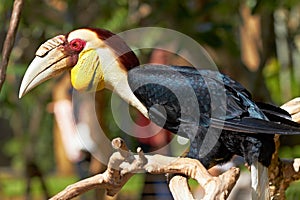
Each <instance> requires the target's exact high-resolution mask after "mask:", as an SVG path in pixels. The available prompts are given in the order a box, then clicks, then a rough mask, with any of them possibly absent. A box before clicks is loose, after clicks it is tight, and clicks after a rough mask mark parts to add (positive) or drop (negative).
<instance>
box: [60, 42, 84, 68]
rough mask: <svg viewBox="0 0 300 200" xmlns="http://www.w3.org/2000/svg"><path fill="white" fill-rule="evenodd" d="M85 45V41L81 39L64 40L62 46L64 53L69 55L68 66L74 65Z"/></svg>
mask: <svg viewBox="0 0 300 200" xmlns="http://www.w3.org/2000/svg"><path fill="white" fill-rule="evenodd" d="M85 45H86V41H84V40H81V39H74V40H72V41H70V42H66V43H65V44H64V45H63V46H62V48H63V51H64V52H65V54H66V55H68V56H69V58H68V60H67V65H68V67H74V66H75V65H76V63H77V61H78V55H79V53H80V52H81V51H82V50H83V48H84V47H85Z"/></svg>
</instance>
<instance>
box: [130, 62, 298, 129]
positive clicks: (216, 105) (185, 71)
mask: <svg viewBox="0 0 300 200" xmlns="http://www.w3.org/2000/svg"><path fill="white" fill-rule="evenodd" d="M128 83H129V85H130V87H131V89H132V90H133V92H134V94H135V95H136V97H137V98H138V99H139V100H140V101H141V102H142V103H143V104H144V105H145V106H146V107H147V109H148V111H149V117H150V119H151V120H152V121H154V122H155V123H156V124H158V125H159V126H161V127H164V128H165V129H167V130H170V131H172V132H174V133H177V132H178V130H179V129H180V128H181V127H196V126H201V127H209V126H212V127H215V128H220V129H224V130H230V131H234V132H243V133H265V134H275V133H277V134H300V126H299V125H298V124H296V123H293V122H291V121H290V120H289V119H285V118H284V117H283V116H285V114H286V113H285V112H284V111H281V110H276V109H273V110H275V111H272V112H271V110H272V109H269V108H265V111H263V109H262V110H261V109H260V108H259V107H258V106H257V105H256V104H255V103H254V102H253V101H252V100H251V95H250V93H249V92H248V91H247V90H246V89H245V88H244V87H243V86H241V85H240V84H239V83H237V82H236V81H234V80H232V79H230V78H229V77H227V76H225V75H223V74H221V73H219V72H217V71H210V70H196V69H195V68H192V67H182V66H169V67H166V66H162V65H151V64H149V65H144V66H141V67H136V68H134V69H132V70H130V71H129V72H128ZM278 109H280V108H278ZM265 112H266V113H268V112H269V113H271V114H270V115H274V116H277V115H276V113H278V114H281V115H282V116H280V115H278V116H279V118H278V120H277V121H275V122H272V121H269V120H268V118H267V116H266V115H265V114H264V113H265ZM283 119H284V120H283ZM287 122H288V123H287ZM289 122H291V123H289Z"/></svg>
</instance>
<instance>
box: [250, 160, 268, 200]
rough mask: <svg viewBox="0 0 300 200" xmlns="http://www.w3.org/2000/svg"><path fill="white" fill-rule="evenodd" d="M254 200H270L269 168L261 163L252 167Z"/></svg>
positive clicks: (255, 163)
mask: <svg viewBox="0 0 300 200" xmlns="http://www.w3.org/2000/svg"><path fill="white" fill-rule="evenodd" d="M251 187H252V200H269V199H270V191H269V177H268V168H267V167H265V166H263V165H262V164H261V163H259V162H254V163H253V164H252V165H251Z"/></svg>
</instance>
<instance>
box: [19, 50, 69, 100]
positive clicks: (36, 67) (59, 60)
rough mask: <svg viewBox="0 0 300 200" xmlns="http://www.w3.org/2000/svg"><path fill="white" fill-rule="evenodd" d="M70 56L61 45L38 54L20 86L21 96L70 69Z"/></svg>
mask: <svg viewBox="0 0 300 200" xmlns="http://www.w3.org/2000/svg"><path fill="white" fill-rule="evenodd" d="M69 57H70V56H68V55H66V54H65V53H64V51H63V50H61V48H60V46H58V47H56V48H53V49H51V50H50V51H49V52H47V53H46V54H44V56H43V57H40V56H36V57H35V58H34V59H33V61H32V62H31V64H30V65H29V67H28V68H27V71H26V72H25V75H24V78H23V80H22V83H21V86H20V91H19V98H21V97H23V96H24V95H25V94H26V93H27V92H29V91H30V90H32V89H33V88H34V87H35V86H37V85H39V84H40V83H42V82H44V81H46V80H48V79H50V78H52V77H54V76H56V75H58V74H60V73H61V72H63V71H65V70H66V69H68V68H69V65H68V58H69Z"/></svg>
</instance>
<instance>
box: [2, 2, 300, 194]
mask: <svg viewBox="0 0 300 200" xmlns="http://www.w3.org/2000/svg"><path fill="white" fill-rule="evenodd" d="M12 5H13V0H1V3H0V16H1V17H0V26H1V29H0V47H2V45H3V42H4V39H5V35H6V32H7V28H8V25H9V19H10V15H11V11H12ZM145 26H154V27H163V28H169V29H173V30H176V31H179V32H181V33H183V34H186V35H188V36H189V37H191V38H193V39H194V40H196V41H197V42H199V43H200V44H201V45H202V46H203V47H204V48H205V49H206V50H207V51H208V52H209V54H210V56H211V57H212V58H213V60H214V62H215V63H216V64H217V66H218V68H219V70H220V71H221V72H223V73H226V74H228V75H230V76H231V77H232V78H233V79H235V80H238V81H239V82H241V83H242V84H243V85H244V86H245V87H246V88H247V89H248V90H249V91H250V92H251V93H252V94H253V98H254V99H255V100H257V101H265V102H269V103H274V104H277V105H281V104H283V103H285V102H287V101H288V100H291V99H292V98H293V97H297V96H300V55H299V47H300V2H299V1H297V0H264V1H261V0H242V1H240V0H227V1H221V0H164V1H160V0H148V1H142V0H129V1H126V0H113V1H112V0H93V1H92V0H66V1H63V0H42V1H41V0H27V1H26V2H25V4H24V8H23V11H22V17H21V22H20V26H19V29H18V33H17V38H16V42H15V46H14V49H13V52H12V55H11V57H10V62H9V66H8V71H7V79H6V82H5V84H4V88H3V89H2V92H1V93H0V198H1V199H45V198H47V197H49V196H52V195H54V194H55V193H57V192H59V191H60V190H62V189H63V188H65V187H66V186H67V185H68V184H71V183H74V182H75V181H77V180H78V179H80V178H84V177H86V176H89V175H91V174H94V173H98V172H101V171H102V170H103V169H104V166H103V165H102V164H101V163H99V162H97V160H96V159H93V156H92V155H90V153H89V152H88V151H86V149H80V148H77V149H76V148H75V150H74V149H72V148H73V147H68V146H66V142H65V140H64V139H63V137H64V136H63V134H64V132H68V131H67V130H70V129H68V128H67V127H64V125H65V126H67V125H66V124H68V120H66V121H64V123H65V124H63V125H62V124H61V123H57V121H59V119H60V118H64V117H63V116H62V114H63V113H67V112H72V111H70V110H61V108H62V107H63V108H69V109H71V110H72V109H75V110H76V109H77V110H78V116H75V121H76V123H77V124H79V123H80V122H82V121H81V119H82V118H84V119H86V120H87V118H85V117H83V116H80V108H79V107H81V109H82V107H83V108H85V107H84V103H82V104H81V106H79V107H76V105H75V108H74V107H72V106H70V105H71V104H70V93H71V92H70V91H71V90H72V88H71V86H70V84H69V77H68V74H64V75H62V76H60V77H58V78H57V79H56V81H53V80H52V81H48V82H47V83H45V84H43V85H41V86H40V87H38V88H36V89H34V90H33V91H32V92H31V93H30V94H29V95H26V96H25V97H23V98H22V99H21V100H20V99H18V90H19V86H20V82H21V79H22V76H23V74H24V72H25V70H26V68H27V66H28V64H29V63H30V62H31V60H32V59H33V58H34V54H35V51H36V50H37V48H38V47H39V45H41V43H43V42H44V41H46V40H47V39H49V38H52V37H53V36H56V35H58V34H65V33H68V32H69V31H71V30H73V29H76V28H80V27H101V28H105V29H108V30H111V31H112V32H115V33H118V32H121V31H125V30H128V29H132V28H137V27H145ZM147 39H148V40H151V38H147ZM1 49H2V48H1ZM139 58H140V59H141V63H146V62H160V63H165V64H182V63H184V61H182V60H181V59H180V58H178V57H176V55H170V54H169V53H168V52H160V51H155V50H151V49H149V50H147V49H145V50H143V51H140V52H139ZM95 98H96V99H97V105H96V107H97V108H98V109H99V110H100V111H101V115H99V116H98V117H99V121H100V122H101V123H102V125H101V127H103V128H104V129H106V130H107V132H109V133H110V135H109V137H110V138H114V137H116V136H119V135H122V132H121V130H119V129H118V128H117V125H116V124H114V123H107V122H108V121H113V120H111V119H112V114H111V112H110V106H109V105H107V104H108V103H107V102H109V101H106V100H107V99H108V98H110V93H109V92H107V91H104V92H103V93H101V94H99V95H98V94H96V97H95ZM86 109H87V108H86ZM134 115H135V117H136V118H137V119H138V121H140V123H141V124H143V123H145V121H144V119H142V118H141V117H140V116H139V115H138V114H134ZM64 119H66V118H64ZM87 121H88V120H87ZM88 123H94V122H90V121H88V122H85V123H83V124H85V125H86V124H88ZM90 127H91V126H90ZM69 128H71V129H72V128H74V127H72V125H70V127H69ZM83 128H84V126H83ZM166 135H167V136H166ZM67 137H69V138H70V137H72V135H71V136H67ZM168 137H169V136H168V134H165V133H163V134H162V135H160V136H157V138H152V139H151V140H149V141H135V140H134V139H133V138H127V140H129V141H130V142H132V146H133V147H135V145H137V143H140V142H141V143H143V144H144V148H146V149H147V148H152V146H156V147H158V146H159V145H162V144H160V141H168V140H169V139H168ZM161 138H163V139H161ZM87 140H89V139H87ZM282 142H283V147H282V148H281V150H280V157H285V158H289V157H300V145H297V144H299V143H300V139H299V138H292V137H289V138H288V139H287V138H283V139H282ZM93 145H94V146H93ZM91 146H93V148H96V149H97V148H98V149H101V148H100V147H99V146H97V143H95V144H91ZM68 148H71V150H70V149H68ZM107 148H109V147H107ZM73 150H74V151H78V152H77V154H76V155H71V154H70V153H68V152H70V151H71V152H73ZM150 179H151V178H150ZM145 182H146V183H147V182H149V181H145V177H144V176H142V175H138V176H135V177H134V178H133V179H131V180H130V183H129V184H127V185H126V186H125V188H124V189H123V190H122V191H121V193H120V195H119V196H118V197H116V198H119V199H140V198H141V196H142V197H143V198H142V199H146V198H148V199H150V197H149V196H150V195H147V194H150V193H151V192H148V193H147V192H145V185H146V184H144V183H145ZM297 188H299V185H298V187H297V185H296V184H295V185H293V186H291V187H290V188H289V189H288V191H287V197H288V199H299V198H300V189H297ZM297 190H299V192H298V191H297ZM94 192H95V191H93V192H92V193H94ZM96 193H97V194H96V195H98V199H104V198H106V197H103V196H101V195H102V193H103V191H97V192H96ZM142 193H144V196H143V194H142ZM145 194H146V195H145ZM94 195H95V194H87V195H85V196H84V197H82V198H85V199H95V198H94ZM100 196H101V197H100ZM151 198H152V197H151ZM152 199H154V197H153V198H152Z"/></svg>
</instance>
